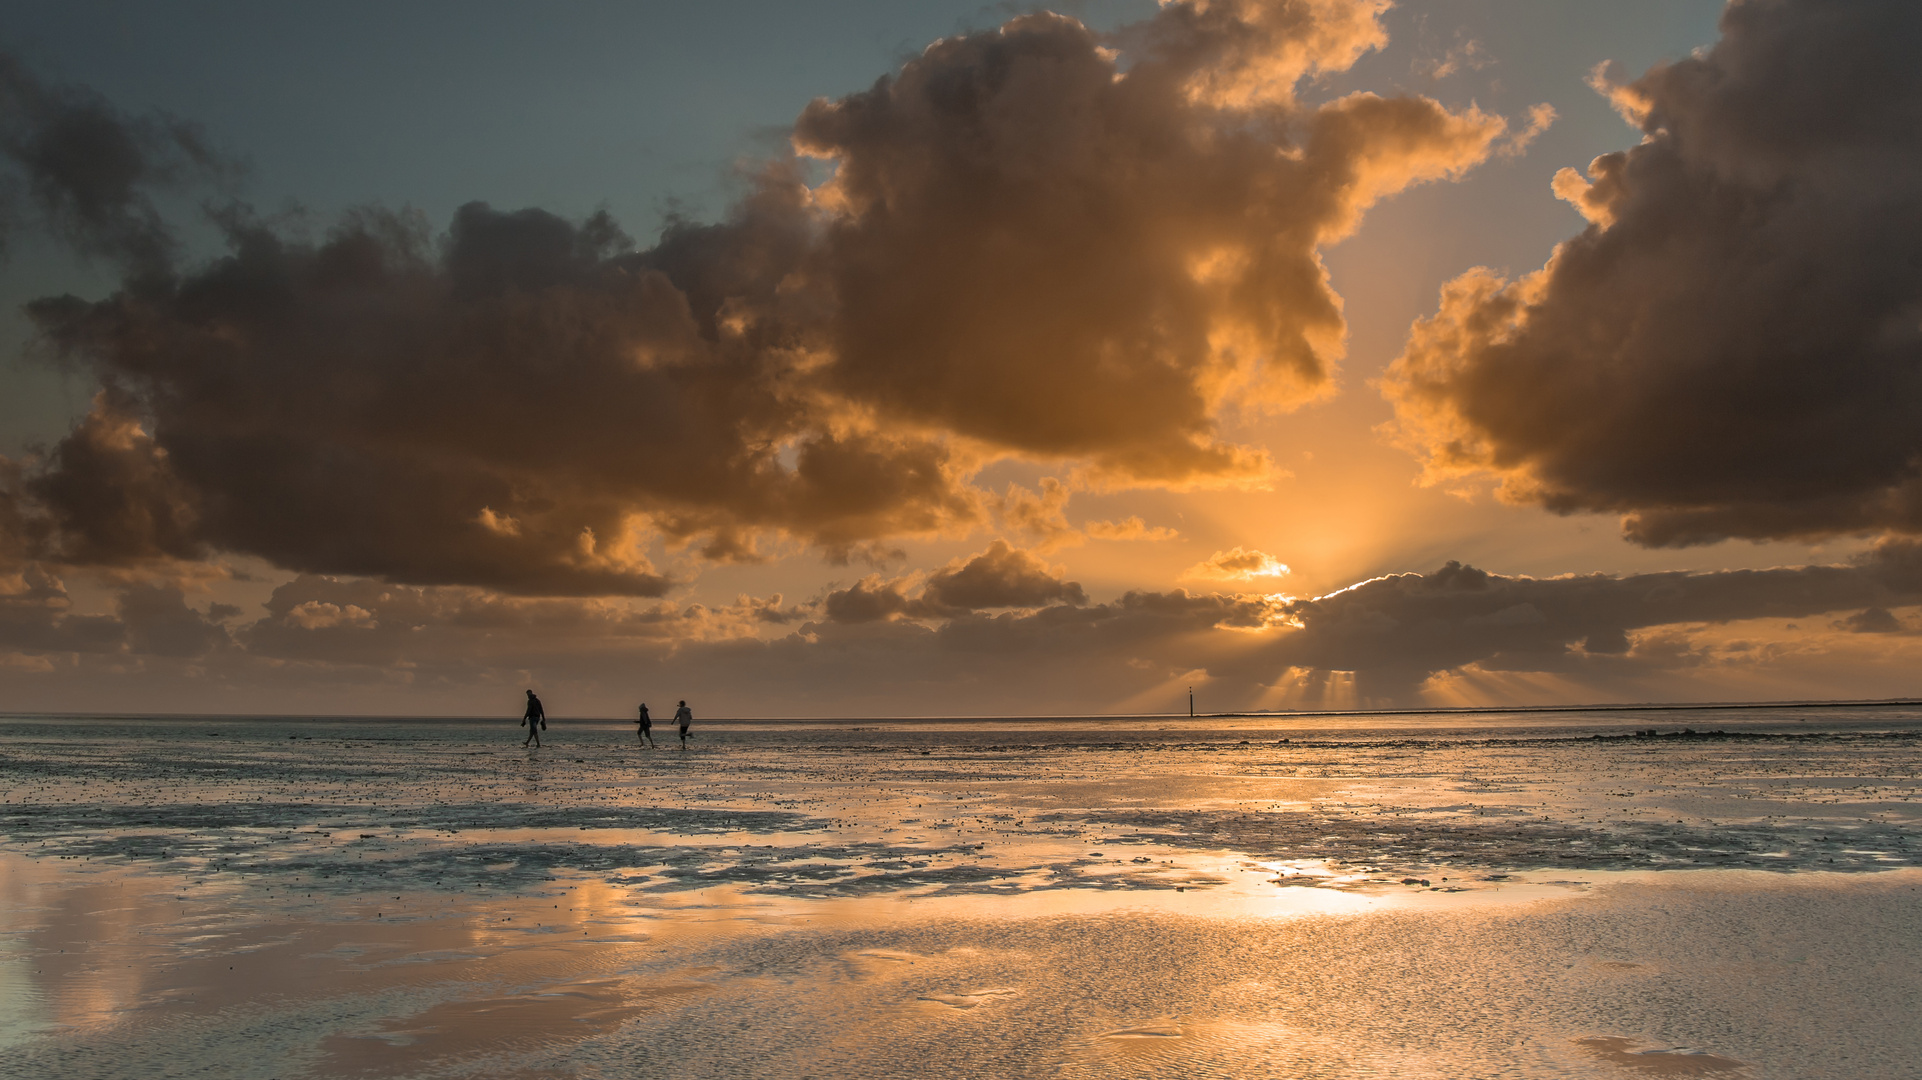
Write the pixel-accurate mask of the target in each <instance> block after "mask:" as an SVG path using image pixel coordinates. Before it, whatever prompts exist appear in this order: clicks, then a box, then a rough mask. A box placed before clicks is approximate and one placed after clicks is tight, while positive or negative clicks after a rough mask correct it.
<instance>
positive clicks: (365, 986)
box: [0, 707, 1922, 1077]
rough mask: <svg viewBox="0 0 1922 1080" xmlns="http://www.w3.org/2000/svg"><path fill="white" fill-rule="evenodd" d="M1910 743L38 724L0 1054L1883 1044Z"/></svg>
mask: <svg viewBox="0 0 1922 1080" xmlns="http://www.w3.org/2000/svg"><path fill="white" fill-rule="evenodd" d="M1337 725H1339V726H1337ZM1649 728H1654V729H1655V730H1657V731H1660V732H1664V733H1666V734H1662V735H1657V736H1653V737H1650V736H1633V735H1630V734H1629V733H1630V732H1634V731H1640V730H1647V729H1649ZM1685 728H1688V729H1693V730H1694V731H1695V732H1697V733H1698V734H1695V735H1682V734H1674V733H1677V732H1680V731H1682V730H1683V729H1685ZM1712 731H1719V732H1724V733H1726V734H1721V735H1710V734H1707V733H1708V732H1712ZM1595 735H1602V736H1604V737H1603V738H1600V739H1597V738H1594V737H1593V736H1595ZM1919 736H1922V712H1918V711H1917V710H1914V709H1905V708H1896V707H1885V708H1879V709H1859V708H1858V709H1821V708H1809V709H1801V710H1727V711H1720V712H1713V713H1702V712H1682V713H1668V712H1649V713H1646V714H1642V713H1620V712H1607V713H1595V714H1582V713H1564V714H1525V715H1521V716H1516V715H1496V716H1488V717H1472V716H1463V715H1461V714H1443V715H1437V716H1432V717H1376V718H1350V719H1346V720H1339V719H1334V718H1285V719H1282V718H1276V719H1259V720H1221V719H1204V720H1199V721H1189V720H1186V719H1181V720H1167V719H1162V718H1153V719H1141V718H1134V719H1123V720H1098V721H1090V720H1037V721H1018V722H1008V721H996V722H978V723H959V722H876V721H862V722H859V723H819V722H814V723H792V724H768V723H762V724H745V723H735V724H727V723H709V724H702V725H701V726H700V727H699V728H697V734H696V737H695V739H694V740H693V749H691V750H689V751H688V752H685V753H683V752H681V751H679V750H678V749H673V748H671V747H668V746H663V747H662V748H661V749H659V750H646V749H642V748H640V747H638V746H637V745H636V743H635V741H634V738H633V731H632V726H631V725H614V724H589V723H574V724H568V723H563V722H558V721H557V722H555V723H553V724H552V725H551V727H550V730H549V731H548V732H547V733H546V742H547V745H546V746H545V747H543V748H542V749H540V750H538V751H534V750H527V749H523V748H522V747H521V746H520V745H519V744H520V738H521V733H520V732H518V731H516V730H515V729H514V727H513V726H512V722H511V721H508V722H504V723H493V724H480V723H462V722H418V721H415V722H406V721H380V722H346V721H320V720H314V721H287V720H277V721H258V720H257V721H235V720H217V719H196V720H158V721H137V720H113V719H96V720H72V719H55V718H45V719H34V718H25V719H20V720H17V721H15V722H13V723H11V724H10V725H9V726H8V728H7V729H6V731H5V732H4V733H0V777H4V779H5V781H6V783H5V788H4V790H5V796H4V804H3V805H0V829H4V831H5V839H4V842H0V889H4V895H5V896H6V898H7V902H8V910H9V912H11V913H12V914H13V916H14V917H13V918H12V919H10V920H9V926H8V929H7V931H6V933H5V934H4V935H0V1042H3V1043H4V1044H5V1045H6V1050H7V1052H6V1053H5V1054H4V1055H0V1075H6V1076H14V1075H18V1076H47V1075H61V1076H101V1077H118V1076H128V1077H132V1076H140V1077H151V1076H165V1075H220V1076H248V1077H255V1076H258V1077H295V1076H342V1075H363V1076H423V1077H425V1076H513V1075H526V1076H543V1077H545V1076H581V1077H601V1076H605V1077H617V1076H650V1077H652V1076H686V1077H708V1076H717V1077H718V1076H784V1077H787V1076H793V1077H802V1076H822V1077H829V1076H833V1077H843V1076H852V1077H859V1076H903V1075H941V1076H958V1077H966V1076H980V1077H1004V1076H1007V1077H1014V1076H1059V1077H1080V1076H1089V1077H1094V1076H1213V1075H1219V1076H1270V1075H1272V1076H1301V1077H1322V1076H1327V1077H1350V1076H1353V1077H1363V1076H1449V1077H1462V1076H1476V1077H1481V1076H1489V1077H1495V1076H1516V1077H1536V1076H1542V1077H1559V1076H1570V1077H1591V1076H1592V1077H1629V1076H1716V1075H1729V1076H1746V1077H1770V1076H1779V1077H1823V1076H1835V1077H1873V1076H1891V1077H1894V1076H1907V1075H1913V1071H1912V1065H1911V1064H1910V1063H1911V1062H1913V1061H1915V1060H1922V1053H1918V1051H1922V1046H1919V1045H1918V1043H1922V1037H1919V1036H1918V1035H1917V1034H1916V1032H1915V1031H1914V1029H1915V1027H1916V1025H1914V1024H1913V1023H1912V1021H1911V1019H1910V1018H1911V1017H1912V1016H1913V1010H1914V1009H1915V1007H1916V1006H1917V1005H1918V1004H1922V975H1918V974H1917V973H1918V972H1922V964H1918V963H1917V960H1919V959H1922V956H1918V953H1922V933H1918V931H1919V930H1922V926H1918V925H1917V924H1918V922H1919V921H1922V914H1919V913H1922V907H1919V906H1918V904H1917V902H1916V901H1917V900H1918V899H1919V898H1922V893H1918V892H1917V889H1918V888H1919V887H1922V870H1918V869H1913V867H1915V866H1916V864H1917V860H1918V858H1922V854H1919V853H1922V829H1919V828H1918V821H1917V817H1918V814H1919V813H1922V803H1918V802H1917V800H1916V796H1917V794H1918V793H1917V790H1916V788H1917V783H1918V770H1917V764H1918V761H1922V737H1919ZM1284 740H1285V741H1284Z"/></svg>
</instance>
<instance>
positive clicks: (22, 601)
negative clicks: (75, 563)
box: [0, 564, 127, 656]
mask: <svg viewBox="0 0 1922 1080" xmlns="http://www.w3.org/2000/svg"><path fill="white" fill-rule="evenodd" d="M72 608H73V599H72V597H71V596H69V595H68V594H67V586H66V583H65V582H63V581H61V580H60V579H59V578H57V577H55V576H54V575H53V574H51V573H49V572H48V571H47V570H46V568H44V567H41V566H37V565H32V564H29V565H27V566H24V567H22V568H20V569H19V570H18V571H17V572H15V573H13V574H11V575H0V652H13V653H21V654H31V655H36V656H39V655H44V654H47V653H71V652H84V653H109V652H118V651H119V650H120V649H121V648H122V646H123V645H124V644H125V643H126V641H127V628H126V625H125V624H124V623H122V622H121V620H119V619H117V618H115V617H114V616H111V615H76V614H73V613H72Z"/></svg>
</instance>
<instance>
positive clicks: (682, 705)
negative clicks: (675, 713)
mask: <svg viewBox="0 0 1922 1080" xmlns="http://www.w3.org/2000/svg"><path fill="white" fill-rule="evenodd" d="M681 708H683V709H685V708H687V702H685V701H683V702H681Z"/></svg>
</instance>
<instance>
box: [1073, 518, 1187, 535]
mask: <svg viewBox="0 0 1922 1080" xmlns="http://www.w3.org/2000/svg"><path fill="white" fill-rule="evenodd" d="M1083 529H1084V531H1085V532H1086V533H1087V534H1088V535H1089V536H1091V537H1093V538H1094V539H1096V540H1173V539H1175V538H1176V537H1178V536H1180V535H1181V533H1179V532H1177V531H1176V530H1174V529H1170V528H1168V527H1167V526H1165V525H1155V526H1150V525H1149V524H1148V523H1147V522H1146V521H1143V520H1142V519H1141V516H1140V515H1138V514H1131V515H1129V516H1128V517H1125V518H1122V519H1121V520H1120V521H1090V522H1088V523H1087V525H1086V526H1084V527H1083Z"/></svg>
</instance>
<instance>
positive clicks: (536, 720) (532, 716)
mask: <svg viewBox="0 0 1922 1080" xmlns="http://www.w3.org/2000/svg"><path fill="white" fill-rule="evenodd" d="M521 724H522V725H523V726H525V727H526V728H527V738H525V739H522V740H521V745H522V746H526V745H527V744H528V743H533V744H534V748H535V749H536V750H538V749H540V745H541V729H542V728H544V727H546V726H547V710H546V709H543V708H541V699H540V698H537V697H535V696H534V691H532V690H529V691H528V692H527V711H526V712H524V713H522V714H521Z"/></svg>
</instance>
